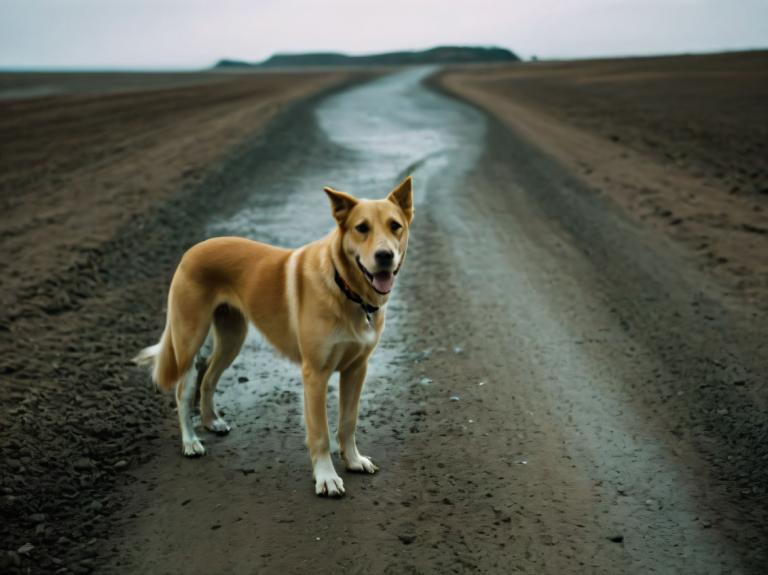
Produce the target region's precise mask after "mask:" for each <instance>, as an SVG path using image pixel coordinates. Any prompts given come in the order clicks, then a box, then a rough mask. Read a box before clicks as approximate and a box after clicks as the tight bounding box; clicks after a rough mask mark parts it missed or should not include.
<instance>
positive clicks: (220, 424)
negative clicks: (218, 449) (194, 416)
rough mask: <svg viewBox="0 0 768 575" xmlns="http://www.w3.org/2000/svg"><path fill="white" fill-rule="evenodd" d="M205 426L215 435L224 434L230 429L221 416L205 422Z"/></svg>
mask: <svg viewBox="0 0 768 575" xmlns="http://www.w3.org/2000/svg"><path fill="white" fill-rule="evenodd" d="M205 428H206V429H207V430H208V431H210V432H211V433H215V434H216V435H226V434H227V433H229V432H230V430H231V429H232V428H231V427H230V426H229V424H228V423H227V422H226V421H224V420H223V419H222V418H221V417H217V418H216V419H214V420H213V421H211V422H210V423H209V424H206V426H205Z"/></svg>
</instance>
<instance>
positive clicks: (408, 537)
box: [397, 533, 416, 545]
mask: <svg viewBox="0 0 768 575" xmlns="http://www.w3.org/2000/svg"><path fill="white" fill-rule="evenodd" d="M397 538H398V539H399V540H400V541H402V542H403V544H404V545H410V544H411V543H413V542H414V541H416V535H414V534H413V533H401V534H400V535H398V536H397Z"/></svg>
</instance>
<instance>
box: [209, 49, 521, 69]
mask: <svg viewBox="0 0 768 575" xmlns="http://www.w3.org/2000/svg"><path fill="white" fill-rule="evenodd" d="M519 60H520V58H518V57H517V55H516V54H515V53H514V52H511V51H510V50H507V49H506V48H494V47H490V48H481V47H471V46H439V47H437V48H431V49H429V50H422V51H420V52H387V53H384V54H369V55H366V56H349V55H347V54H340V53H336V52H311V53H307V54H275V55H274V56H272V57H271V58H269V59H267V60H265V61H263V62H260V63H251V62H243V61H240V60H220V61H219V62H218V63H217V64H216V65H215V66H214V68H254V67H256V68H291V67H299V66H301V67H307V66H402V65H416V64H460V63H466V62H517V61H519Z"/></svg>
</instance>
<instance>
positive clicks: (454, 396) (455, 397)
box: [451, 395, 461, 401]
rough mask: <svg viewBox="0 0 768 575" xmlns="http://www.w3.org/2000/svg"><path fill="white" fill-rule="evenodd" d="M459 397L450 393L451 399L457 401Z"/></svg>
mask: <svg viewBox="0 0 768 575" xmlns="http://www.w3.org/2000/svg"><path fill="white" fill-rule="evenodd" d="M460 399H461V398H460V397H459V396H458V395H452V396H451V401H459V400H460Z"/></svg>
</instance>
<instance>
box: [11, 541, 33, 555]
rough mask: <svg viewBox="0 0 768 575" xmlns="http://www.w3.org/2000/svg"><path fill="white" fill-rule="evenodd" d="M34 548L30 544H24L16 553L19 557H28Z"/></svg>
mask: <svg viewBox="0 0 768 575" xmlns="http://www.w3.org/2000/svg"><path fill="white" fill-rule="evenodd" d="M34 548H35V546H34V545H32V544H31V543H25V544H24V545H22V546H21V547H19V548H18V549H17V550H16V552H17V553H18V554H19V555H29V554H30V553H31V552H32V550H33V549H34Z"/></svg>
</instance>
